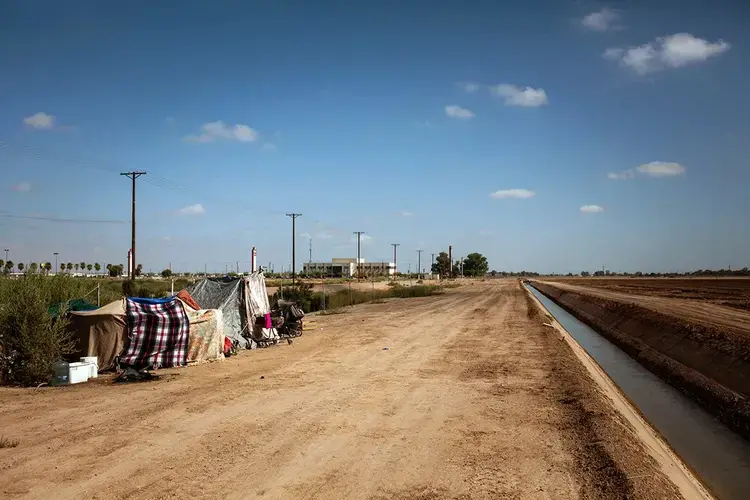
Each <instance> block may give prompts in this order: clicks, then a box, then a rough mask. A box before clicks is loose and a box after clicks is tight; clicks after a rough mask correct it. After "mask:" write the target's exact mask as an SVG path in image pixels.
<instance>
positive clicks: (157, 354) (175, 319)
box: [120, 298, 190, 370]
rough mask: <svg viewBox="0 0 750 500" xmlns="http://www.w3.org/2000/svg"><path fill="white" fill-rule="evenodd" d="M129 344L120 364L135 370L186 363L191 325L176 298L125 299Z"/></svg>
mask: <svg viewBox="0 0 750 500" xmlns="http://www.w3.org/2000/svg"><path fill="white" fill-rule="evenodd" d="M125 316H126V319H127V325H128V342H127V345H126V346H125V348H124V349H123V353H122V355H121V356H120V365H121V366H123V367H131V368H135V369H137V370H140V369H143V368H171V367H174V366H183V365H185V364H186V362H187V350H188V340H189V334H190V323H189V321H188V317H187V315H186V314H185V309H184V308H183V307H182V302H180V301H179V300H176V299H172V300H167V301H157V300H147V299H132V298H128V299H127V308H126V312H125Z"/></svg>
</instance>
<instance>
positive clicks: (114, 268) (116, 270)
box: [107, 264, 123, 278]
mask: <svg viewBox="0 0 750 500" xmlns="http://www.w3.org/2000/svg"><path fill="white" fill-rule="evenodd" d="M122 269H123V266H122V264H117V265H112V264H107V270H108V271H109V276H110V277H112V278H117V277H118V276H120V275H121V274H122Z"/></svg>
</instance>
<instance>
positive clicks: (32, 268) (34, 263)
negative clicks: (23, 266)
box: [29, 262, 39, 273]
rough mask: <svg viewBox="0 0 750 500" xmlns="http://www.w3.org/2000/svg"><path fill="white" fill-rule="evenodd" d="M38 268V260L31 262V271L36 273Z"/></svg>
mask: <svg viewBox="0 0 750 500" xmlns="http://www.w3.org/2000/svg"><path fill="white" fill-rule="evenodd" d="M37 269H39V265H38V264H37V263H36V262H32V263H31V264H29V272H31V273H35V272H36V270H37Z"/></svg>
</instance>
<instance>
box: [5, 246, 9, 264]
mask: <svg viewBox="0 0 750 500" xmlns="http://www.w3.org/2000/svg"><path fill="white" fill-rule="evenodd" d="M8 252H10V249H9V248H6V249H5V262H8Z"/></svg>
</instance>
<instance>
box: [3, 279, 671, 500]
mask: <svg viewBox="0 0 750 500" xmlns="http://www.w3.org/2000/svg"><path fill="white" fill-rule="evenodd" d="M315 321H316V327H317V329H316V330H312V331H307V332H306V333H305V334H304V335H303V336H302V337H300V338H299V339H295V341H294V344H292V345H286V344H284V345H281V346H277V347H271V348H268V349H262V350H258V351H254V352H245V353H241V354H240V355H239V356H236V357H232V358H229V359H226V360H224V361H222V362H216V363H211V364H205V365H201V366H197V367H193V368H185V369H176V370H165V371H163V372H161V373H160V374H161V379H160V380H158V381H154V382H144V383H139V384H128V385H114V384H113V383H112V378H111V377H110V376H105V377H100V378H99V379H98V380H97V381H95V382H92V383H88V384H82V385H78V386H71V387H64V388H57V389H55V388H41V389H39V390H36V391H35V390H33V389H11V388H3V389H0V434H4V435H5V436H6V437H9V438H12V439H18V440H20V444H19V446H18V447H16V448H8V449H0V497H2V498H40V499H48V498H60V499H68V498H69V499H81V498H95V499H115V498H117V499H161V498H192V499H197V498H234V499H241V498H263V499H266V498H295V499H297V498H321V499H343V498H347V499H348V498H355V499H422V500H426V499H454V500H455V499H483V498H493V499H494V498H543V499H561V498H562V499H565V498H591V499H595V498H596V499H600V498H603V499H609V498H612V499H615V498H618V499H620V498H653V499H665V498H678V497H679V495H678V493H677V491H676V488H675V487H674V485H673V484H672V483H671V482H669V481H668V480H667V479H666V477H665V476H664V475H663V474H662V473H661V472H660V470H659V469H658V468H657V465H656V462H655V461H654V460H653V459H651V458H650V455H648V454H647V453H646V451H645V448H644V444H643V441H641V440H640V439H639V438H638V437H637V435H636V429H633V428H632V427H631V426H630V425H629V424H628V423H627V421H625V420H624V419H623V417H622V416H621V415H620V413H617V412H616V411H615V410H614V407H613V406H612V403H611V402H610V400H609V399H607V398H606V397H605V396H604V395H603V394H602V393H601V392H600V391H599V389H597V387H598V386H597V385H596V384H595V383H594V382H593V380H592V379H591V378H590V376H589V374H588V372H587V371H586V369H585V368H584V366H583V365H582V364H581V363H580V362H579V360H578V358H577V357H576V356H575V355H574V354H573V351H571V349H570V348H569V347H568V346H567V344H566V343H565V342H562V341H561V340H560V337H559V335H558V334H556V333H555V330H553V329H550V328H548V327H547V326H544V325H543V322H545V321H547V318H546V317H545V316H544V315H542V314H540V313H539V311H538V309H536V308H535V307H534V303H533V301H532V300H531V299H529V297H528V295H527V294H526V293H525V291H524V290H523V289H522V288H521V287H520V285H519V283H518V282H517V281H515V280H507V281H506V280H495V281H493V282H491V283H486V284H477V285H476V286H470V287H460V288H457V289H452V290H449V291H448V292H447V293H446V294H444V295H441V296H435V297H426V298H419V299H403V300H392V301H388V302H386V303H383V304H372V305H365V306H357V307H356V308H354V309H350V310H348V312H347V313H344V314H340V315H331V316H325V317H317V318H315ZM384 348H387V350H385V349H384Z"/></svg>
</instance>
